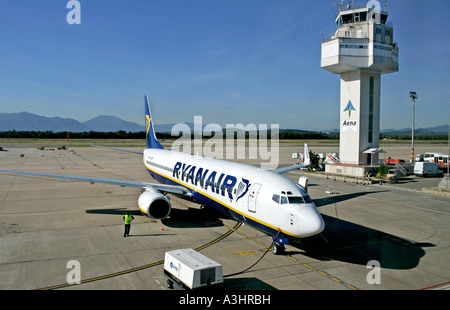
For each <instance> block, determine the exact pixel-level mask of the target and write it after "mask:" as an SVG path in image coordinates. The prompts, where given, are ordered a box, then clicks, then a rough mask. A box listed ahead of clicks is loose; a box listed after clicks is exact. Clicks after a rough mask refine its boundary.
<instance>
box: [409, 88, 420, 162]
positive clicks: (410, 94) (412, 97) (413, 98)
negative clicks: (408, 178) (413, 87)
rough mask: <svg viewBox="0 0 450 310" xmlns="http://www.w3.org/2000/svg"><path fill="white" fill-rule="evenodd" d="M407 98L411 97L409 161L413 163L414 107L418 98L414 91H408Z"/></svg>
mask: <svg viewBox="0 0 450 310" xmlns="http://www.w3.org/2000/svg"><path fill="white" fill-rule="evenodd" d="M409 98H411V99H412V102H413V109H412V137H411V163H412V164H414V109H415V104H416V99H417V98H418V96H417V93H416V92H415V91H410V92H409Z"/></svg>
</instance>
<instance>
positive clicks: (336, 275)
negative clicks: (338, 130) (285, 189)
mask: <svg viewBox="0 0 450 310" xmlns="http://www.w3.org/2000/svg"><path fill="white" fill-rule="evenodd" d="M20 146H21V145H20V144H18V145H14V147H7V148H6V149H7V151H6V152H0V169H10V170H14V169H15V170H23V171H36V172H46V173H55V174H71V175H82V176H95V177H105V178H116V179H125V180H135V181H149V182H151V181H152V179H151V177H150V175H149V174H148V173H147V171H146V170H145V168H144V166H143V164H142V157H141V156H139V155H137V154H132V153H124V152H119V151H114V150H106V149H99V148H92V147H78V148H74V152H73V153H71V152H69V151H65V150H54V151H39V150H36V149H35V148H23V147H20ZM310 149H311V150H312V151H314V152H319V151H318V150H316V149H314V146H310ZM302 150H303V145H302V144H301V143H294V142H293V143H286V144H284V143H280V160H281V163H282V164H284V165H287V164H291V163H292V159H291V153H293V152H298V151H302ZM21 154H23V155H24V156H23V157H20V155H21ZM392 157H393V158H394V156H392ZM246 162H248V163H252V161H251V160H247V161H246ZM253 164H256V161H255V160H253ZM285 175H286V176H287V177H289V178H291V179H292V180H294V181H297V180H298V177H299V176H300V175H301V173H300V171H292V172H289V173H287V174H285ZM308 177H309V181H310V186H309V193H310V195H311V197H312V199H313V200H314V202H315V203H316V205H317V207H318V209H319V211H320V213H321V214H322V216H323V218H324V220H325V223H326V228H325V230H324V232H323V233H322V237H313V238H309V239H305V240H302V241H301V243H300V244H296V245H293V246H288V247H287V248H286V252H287V253H286V255H282V256H275V255H273V254H272V253H267V255H265V256H264V258H263V259H262V260H261V261H260V262H259V263H258V264H257V265H256V266H254V267H253V268H251V269H250V270H249V271H247V272H245V273H241V274H237V275H232V274H235V273H238V272H240V271H243V270H245V269H246V268H248V267H249V266H251V265H252V264H254V263H255V262H256V261H257V260H258V259H259V258H260V257H261V256H262V255H263V254H264V253H265V250H266V249H267V248H268V247H269V246H270V244H271V242H272V239H271V237H270V236H267V235H264V234H262V233H260V232H259V231H256V230H254V229H252V228H251V227H249V226H248V225H245V223H244V224H243V225H241V226H239V227H238V226H236V224H237V223H236V222H235V221H232V220H229V219H224V218H217V217H214V216H212V215H211V214H210V213H208V212H205V211H204V210H201V209H200V206H199V205H196V204H194V203H190V202H187V201H184V200H181V199H179V198H177V197H172V198H171V201H172V206H173V213H172V215H171V216H170V217H169V218H167V219H165V220H163V221H162V222H161V221H156V220H151V219H149V218H146V217H144V216H141V215H140V213H139V211H138V209H137V199H138V196H139V195H140V190H139V189H134V188H123V187H119V186H113V185H106V184H90V183H86V182H74V181H65V180H54V179H50V178H44V177H24V176H17V175H7V174H1V175H0V289H2V290H5V289H6V290H9V289H25V290H28V289H43V288H55V289H72V290H73V289H75V290H77V289H82V290H91V289H104V290H115V289H149V290H166V289H167V287H166V285H165V279H164V277H163V265H162V264H161V261H162V260H163V259H164V253H165V252H166V251H169V250H174V249H180V248H194V249H198V250H199V251H200V252H201V253H202V254H204V255H206V256H208V257H210V258H211V259H213V260H215V261H217V262H218V263H220V264H222V266H223V273H224V275H225V276H227V277H225V282H224V288H225V289H238V290H240V289H242V290H248V289H251V290H259V289H268V290H271V289H274V290H399V289H401V290H417V289H424V288H429V289H445V288H447V289H448V287H449V284H450V268H448V265H447V264H448V261H449V257H450V240H449V238H448V235H449V234H450V225H449V224H450V198H447V197H440V196H431V195H427V194H424V193H422V191H421V188H422V187H432V186H437V184H438V183H439V181H440V179H439V178H426V179H423V178H417V177H408V178H406V179H403V180H401V182H400V183H399V184H389V185H387V184H383V185H379V184H372V185H362V184H355V183H350V182H342V181H334V180H333V179H332V178H329V179H327V178H325V177H324V176H322V175H311V174H308ZM327 190H328V191H330V190H331V191H332V192H333V193H332V194H329V193H327ZM126 210H130V211H132V214H133V215H134V217H135V220H134V221H133V222H132V227H131V233H130V236H129V237H127V238H124V237H123V221H122V216H123V214H124V212H125V211H126ZM234 228H236V229H234ZM161 229H163V230H161ZM71 261H77V262H79V267H80V274H81V284H79V285H70V286H68V285H67V279H68V275H69V276H70V275H71V274H72V273H71V271H73V269H72V268H74V267H73V266H74V265H71ZM377 264H379V265H377ZM378 266H379V267H380V268H379V269H378ZM229 275H231V276H229ZM69 280H70V278H69ZM372 282H375V283H372Z"/></svg>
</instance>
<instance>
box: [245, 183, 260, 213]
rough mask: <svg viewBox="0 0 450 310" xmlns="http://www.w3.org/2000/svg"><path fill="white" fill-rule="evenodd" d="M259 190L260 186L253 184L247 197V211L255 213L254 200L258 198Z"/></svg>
mask: <svg viewBox="0 0 450 310" xmlns="http://www.w3.org/2000/svg"><path fill="white" fill-rule="evenodd" d="M260 188H261V184H258V183H255V184H253V186H252V188H251V189H250V194H249V195H248V211H251V212H256V198H257V197H258V193H259V189H260Z"/></svg>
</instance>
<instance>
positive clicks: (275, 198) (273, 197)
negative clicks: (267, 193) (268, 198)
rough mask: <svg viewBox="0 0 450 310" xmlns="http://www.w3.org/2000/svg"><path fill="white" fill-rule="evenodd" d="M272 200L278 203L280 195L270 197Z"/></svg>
mask: <svg viewBox="0 0 450 310" xmlns="http://www.w3.org/2000/svg"><path fill="white" fill-rule="evenodd" d="M272 200H273V201H275V202H276V203H280V195H276V194H275V195H273V196H272Z"/></svg>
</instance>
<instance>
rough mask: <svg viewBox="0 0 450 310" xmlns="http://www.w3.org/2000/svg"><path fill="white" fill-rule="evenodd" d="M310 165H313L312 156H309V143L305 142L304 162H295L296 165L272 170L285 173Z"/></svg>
mask: <svg viewBox="0 0 450 310" xmlns="http://www.w3.org/2000/svg"><path fill="white" fill-rule="evenodd" d="M309 165H311V158H310V157H309V149H308V145H307V144H306V143H305V160H304V161H303V163H301V164H294V165H292V166H289V167H284V168H279V169H275V170H272V172H275V173H279V174H282V173H285V172H288V171H291V170H295V169H300V168H303V167H308V166H309Z"/></svg>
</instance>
